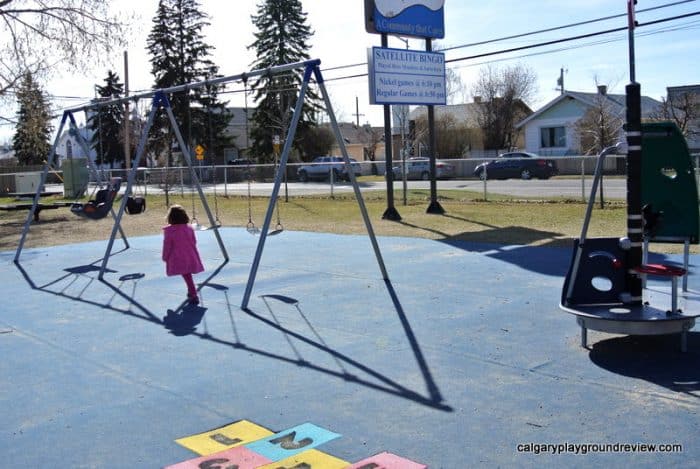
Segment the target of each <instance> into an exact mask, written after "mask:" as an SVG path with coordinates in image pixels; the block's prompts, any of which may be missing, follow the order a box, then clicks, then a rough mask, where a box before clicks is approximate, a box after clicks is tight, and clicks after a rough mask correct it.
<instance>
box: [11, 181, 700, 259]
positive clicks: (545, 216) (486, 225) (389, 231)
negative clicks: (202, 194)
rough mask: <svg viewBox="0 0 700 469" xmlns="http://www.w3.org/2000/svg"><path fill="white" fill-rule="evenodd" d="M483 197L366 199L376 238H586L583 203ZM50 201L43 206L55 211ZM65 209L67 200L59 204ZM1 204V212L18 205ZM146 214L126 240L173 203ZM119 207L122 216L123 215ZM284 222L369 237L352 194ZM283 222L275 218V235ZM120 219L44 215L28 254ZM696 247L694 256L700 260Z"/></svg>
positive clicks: (258, 210)
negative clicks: (435, 208) (387, 216)
mask: <svg viewBox="0 0 700 469" xmlns="http://www.w3.org/2000/svg"><path fill="white" fill-rule="evenodd" d="M482 196H483V194H482V193H480V192H469V191H462V190H460V191H440V192H439V202H440V204H441V205H442V207H443V208H444V209H445V214H444V215H432V214H427V213H426V208H427V207H428V203H429V192H428V191H426V190H411V191H409V193H408V196H407V204H406V205H403V200H402V197H401V194H400V192H396V193H395V207H396V209H397V211H398V212H399V214H400V215H401V217H402V219H401V221H389V220H384V219H382V214H383V213H384V212H385V210H386V208H387V202H386V194H385V193H384V192H383V191H367V192H365V193H363V197H364V200H365V204H366V207H367V210H368V212H369V215H370V219H371V222H372V225H373V228H374V231H375V233H376V234H377V235H379V236H408V237H422V238H431V239H459V240H468V241H478V242H492V243H500V244H520V245H537V246H544V245H547V246H571V240H572V238H576V237H578V236H579V235H580V231H581V225H582V221H583V216H584V213H585V210H586V205H585V204H583V203H582V202H581V201H580V200H575V201H574V200H567V199H561V198H560V199H548V200H533V199H521V198H518V199H514V198H512V197H505V196H501V197H499V196H492V195H490V196H489V200H488V201H484V200H483V199H482V198H481V197H482ZM50 200H51V199H48V198H47V199H42V202H45V203H48V202H50ZM55 200H56V201H63V199H55ZM207 200H208V204H209V206H210V209H211V211H212V213H213V214H214V215H217V214H218V218H219V219H220V221H221V223H222V225H223V226H238V227H245V226H246V224H247V222H248V205H249V199H248V198H247V197H239V196H231V197H228V198H225V197H222V196H221V195H219V196H218V197H216V198H215V197H214V196H213V195H212V194H209V195H208V199H207ZM169 202H170V204H173V203H177V204H180V205H183V206H184V207H185V208H186V209H187V210H188V212H189V213H190V216H192V214H193V213H194V214H195V215H196V216H197V219H198V220H199V222H200V223H201V224H207V217H206V214H205V212H204V210H203V206H202V205H201V203H200V202H199V200H198V198H197V199H196V200H195V201H194V205H193V200H192V197H191V196H190V195H185V196H182V195H180V194H176V195H173V194H171V195H170V197H169ZM268 202H269V199H268V198H267V197H253V198H251V199H250V209H251V212H252V217H251V219H252V221H253V223H254V224H255V225H256V226H257V227H261V226H262V224H263V219H264V215H265V212H266V209H267V206H268ZM11 203H12V201H11V200H9V199H2V198H0V204H11ZM147 206H148V208H147V211H146V212H145V213H143V214H140V215H126V214H125V215H124V217H123V219H122V227H123V228H124V231H125V232H126V234H127V236H139V235H147V234H158V233H160V230H161V227H162V226H163V225H164V224H165V221H164V217H165V214H166V211H167V209H166V200H165V196H162V195H149V196H148V198H147ZM118 207H119V206H118V205H116V204H115V210H116V209H118ZM279 215H280V219H281V222H282V225H283V226H284V228H285V229H288V230H295V231H314V232H325V233H345V234H364V233H366V228H365V225H364V222H363V219H362V216H361V214H360V210H359V207H358V204H357V202H356V200H355V198H354V196H353V195H352V194H336V196H335V197H334V198H330V197H328V196H303V197H290V199H289V201H287V202H285V201H284V199H283V198H282V197H281V198H280V202H279ZM26 217H27V212H26V211H18V212H0V250H13V249H16V247H17V243H18V240H19V235H20V234H21V231H22V226H23V224H24V221H25V219H26ZM625 220H626V209H625V203H624V201H615V200H611V201H609V202H608V203H607V204H606V206H605V208H604V209H600V208H599V206H598V205H597V204H596V208H595V210H594V213H593V216H592V218H591V224H590V227H589V231H588V236H591V237H595V236H623V235H624V234H625V233H626V226H625ZM276 222H277V213H276V212H275V216H274V217H273V223H272V225H273V226H272V228H274V225H275V224H276ZM112 226H113V219H112V218H111V217H107V218H105V219H103V220H99V221H92V220H86V219H83V218H79V217H77V216H75V215H73V214H71V213H70V210H69V209H68V208H60V209H57V210H46V211H42V212H41V220H40V221H39V222H37V223H33V224H32V227H31V230H30V232H29V235H28V237H27V241H26V244H25V246H26V247H31V246H50V245H56V244H65V243H72V242H81V241H90V240H100V239H108V238H109V236H110V234H111V231H112ZM680 248H681V247H680V246H677V245H658V246H652V249H653V250H654V251H657V252H680ZM695 248H696V247H695V246H694V247H693V252H698V251H697V249H695Z"/></svg>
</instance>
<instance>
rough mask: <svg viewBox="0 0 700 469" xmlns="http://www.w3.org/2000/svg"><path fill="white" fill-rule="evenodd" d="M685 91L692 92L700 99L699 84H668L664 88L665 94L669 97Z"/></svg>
mask: <svg viewBox="0 0 700 469" xmlns="http://www.w3.org/2000/svg"><path fill="white" fill-rule="evenodd" d="M685 93H688V94H694V95H695V96H696V97H697V99H699V100H700V85H683V86H669V87H667V88H666V94H667V95H668V97H669V98H672V97H675V96H678V95H681V94H685Z"/></svg>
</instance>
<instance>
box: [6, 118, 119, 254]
mask: <svg viewBox="0 0 700 469" xmlns="http://www.w3.org/2000/svg"><path fill="white" fill-rule="evenodd" d="M81 110H82V108H81V109H77V110H66V111H64V112H63V116H62V117H61V123H60V124H59V126H58V130H57V132H56V138H54V141H53V144H52V145H51V150H50V152H49V156H48V158H47V159H46V164H44V169H43V170H42V172H41V179H40V182H39V184H38V186H37V188H36V193H35V194H34V199H33V200H32V208H31V210H29V213H28V214H27V219H26V221H25V222H24V227H23V228H22V234H21V235H20V239H19V244H18V245H17V250H16V251H15V257H14V262H15V264H18V263H19V260H20V256H21V255H22V249H23V248H24V243H25V241H26V239H27V234H28V233H29V229H30V227H31V224H32V219H33V218H34V212H35V211H36V210H37V207H39V205H40V202H39V201H40V199H41V191H42V188H43V187H44V185H45V184H46V178H47V177H48V173H49V171H52V170H53V165H52V164H51V162H52V161H53V160H54V159H55V158H56V147H57V146H58V141H59V139H60V138H61V134H62V133H63V128H64V127H65V126H66V123H68V125H69V127H70V129H72V130H74V131H75V135H76V140H77V141H78V145H80V148H81V149H82V150H83V153H85V155H86V156H87V164H88V170H89V171H90V173H91V174H92V175H93V177H94V178H95V181H97V184H98V187H102V185H103V180H102V176H101V174H100V172H99V171H98V170H97V169H96V168H95V166H94V162H93V161H92V158H91V157H90V150H89V146H88V144H87V142H86V141H85V139H84V138H83V136H82V135H81V134H80V132H79V131H78V125H77V124H76V122H75V117H74V116H73V113H74V112H77V111H81ZM110 214H111V215H112V217H113V218H115V220H116V215H115V213H114V209H113V207H110ZM74 216H77V215H74ZM117 228H118V232H119V234H120V236H121V238H122V240H123V241H124V247H125V249H128V248H129V241H128V240H127V239H126V235H125V234H124V230H122V228H121V226H119V225H117ZM115 231H116V230H115Z"/></svg>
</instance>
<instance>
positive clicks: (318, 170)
mask: <svg viewBox="0 0 700 469" xmlns="http://www.w3.org/2000/svg"><path fill="white" fill-rule="evenodd" d="M350 166H351V167H352V169H353V172H354V173H355V177H358V176H361V175H362V168H361V166H360V163H358V162H357V161H356V160H355V159H353V158H350ZM331 172H332V173H331ZM331 174H333V179H335V180H336V181H340V180H346V181H349V180H350V176H349V175H348V173H347V171H346V169H345V160H344V159H343V157H342V156H317V157H316V158H314V159H313V161H311V163H309V164H305V165H303V166H300V167H299V169H297V176H298V177H299V181H301V182H306V181H310V180H312V179H315V180H324V179H330V177H331Z"/></svg>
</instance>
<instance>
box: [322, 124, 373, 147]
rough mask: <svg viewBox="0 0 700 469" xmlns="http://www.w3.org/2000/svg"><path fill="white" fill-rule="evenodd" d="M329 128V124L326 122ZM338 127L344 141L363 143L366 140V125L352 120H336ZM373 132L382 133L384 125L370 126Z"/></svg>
mask: <svg viewBox="0 0 700 469" xmlns="http://www.w3.org/2000/svg"><path fill="white" fill-rule="evenodd" d="M326 126H327V127H328V128H330V124H326ZM338 128H339V129H340V134H341V135H342V136H343V138H344V139H345V142H346V143H350V144H352V143H364V142H365V141H366V140H367V137H366V134H367V126H366V125H360V126H359V127H358V126H357V124H355V123H352V122H338ZM370 128H371V129H372V130H373V131H374V132H376V133H378V134H379V135H384V127H370Z"/></svg>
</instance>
